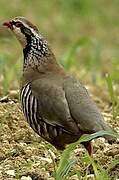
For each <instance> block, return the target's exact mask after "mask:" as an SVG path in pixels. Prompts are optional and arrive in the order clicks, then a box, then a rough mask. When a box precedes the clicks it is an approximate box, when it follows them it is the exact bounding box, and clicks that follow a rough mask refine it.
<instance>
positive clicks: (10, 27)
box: [3, 21, 13, 29]
mask: <svg viewBox="0 0 119 180" xmlns="http://www.w3.org/2000/svg"><path fill="white" fill-rule="evenodd" d="M3 26H6V27H7V28H9V29H12V28H13V24H12V22H11V21H8V22H4V23H3Z"/></svg>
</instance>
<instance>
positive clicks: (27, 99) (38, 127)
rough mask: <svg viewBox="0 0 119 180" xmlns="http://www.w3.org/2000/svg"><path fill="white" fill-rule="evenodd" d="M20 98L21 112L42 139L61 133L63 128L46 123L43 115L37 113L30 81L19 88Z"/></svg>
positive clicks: (50, 138)
mask: <svg viewBox="0 0 119 180" xmlns="http://www.w3.org/2000/svg"><path fill="white" fill-rule="evenodd" d="M20 99H21V104H22V110H23V113H24V115H25V117H26V119H27V122H28V123H29V124H30V126H31V128H32V129H33V130H34V131H35V132H36V133H37V134H39V135H40V136H41V137H43V138H44V139H45V138H47V139H49V140H50V141H51V140H53V139H54V138H55V137H56V136H58V135H60V134H62V133H63V132H64V131H65V130H63V128H61V127H59V126H55V125H54V126H53V125H51V124H48V123H46V122H45V121H44V120H43V117H39V113H38V100H37V99H36V98H35V96H33V95H32V91H31V88H30V83H28V84H26V85H25V86H24V87H22V89H21V93H20Z"/></svg>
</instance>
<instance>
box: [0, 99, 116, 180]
mask: <svg viewBox="0 0 119 180" xmlns="http://www.w3.org/2000/svg"><path fill="white" fill-rule="evenodd" d="M96 103H97V104H98V106H99V107H100V108H101V110H102V112H103V115H104V117H105V120H106V121H108V123H110V124H111V125H112V127H113V128H115V130H117V131H118V130H119V117H117V119H116V120H112V115H111V106H110V105H109V103H107V102H105V103H104V102H103V101H101V100H99V99H97V98H96ZM93 144H94V159H95V162H98V163H99V164H100V165H101V167H103V168H104V169H105V170H107V169H108V173H109V174H110V179H112V180H113V179H118V178H119V142H116V143H114V144H112V145H109V144H107V143H106V142H105V141H104V140H103V139H102V138H100V139H97V140H95V141H94V142H93ZM48 149H50V153H52V154H53V156H54V158H55V161H56V163H57V162H58V161H59V159H60V156H61V152H58V151H57V150H56V149H55V148H54V147H52V146H51V145H50V144H49V143H47V142H45V141H44V140H43V139H41V138H40V137H39V136H37V134H35V133H34V132H33V130H32V129H31V128H30V127H29V125H28V124H27V123H26V122H25V120H24V116H23V114H22V111H21V108H20V104H19V102H18V100H17V99H16V100H15V99H14V98H13V99H11V100H8V102H4V101H3V102H1V103H0V180H14V179H24V177H23V176H25V177H27V180H28V179H29V180H30V177H31V179H33V180H47V179H50V180H52V179H54V178H53V172H54V165H53V162H52V159H51V156H50V153H49V151H48ZM74 156H75V157H76V158H77V159H78V161H77V164H76V165H75V167H74V168H75V169H76V170H79V171H80V172H81V175H82V177H83V176H84V175H85V174H86V173H87V175H89V174H93V170H92V168H91V167H87V165H86V163H85V162H84V158H85V156H86V151H85V149H84V148H83V146H81V145H79V146H78V147H77V149H76V150H75V151H74ZM112 161H114V162H117V161H118V163H115V164H113V166H112V165H111V166H110V164H111V163H112ZM70 179H72V180H73V179H74V180H75V179H77V178H76V176H73V175H72V177H71V178H70ZM89 179H91V176H90V177H89Z"/></svg>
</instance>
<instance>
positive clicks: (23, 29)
mask: <svg viewBox="0 0 119 180" xmlns="http://www.w3.org/2000/svg"><path fill="white" fill-rule="evenodd" d="M3 25H4V26H6V27H7V28H9V29H10V30H12V31H13V33H14V34H15V36H16V37H17V39H18V40H19V42H20V43H21V45H22V47H23V48H25V46H26V45H27V41H28V39H29V38H30V37H31V36H36V37H37V36H39V31H38V29H37V27H36V26H34V25H33V24H32V23H31V22H29V21H28V20H27V19H25V18H24V17H15V18H14V19H11V20H10V21H7V22H4V23H3Z"/></svg>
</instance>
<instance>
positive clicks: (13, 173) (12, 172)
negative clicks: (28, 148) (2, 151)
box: [6, 170, 15, 176]
mask: <svg viewBox="0 0 119 180" xmlns="http://www.w3.org/2000/svg"><path fill="white" fill-rule="evenodd" d="M6 174H8V175H10V176H15V171H14V170H8V171H6Z"/></svg>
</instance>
